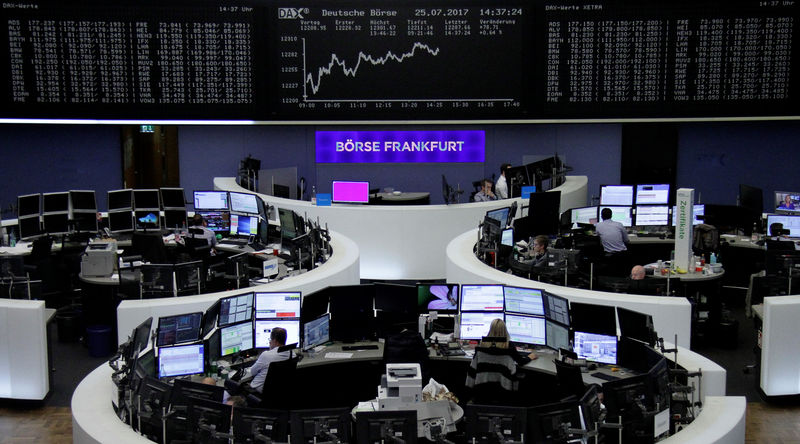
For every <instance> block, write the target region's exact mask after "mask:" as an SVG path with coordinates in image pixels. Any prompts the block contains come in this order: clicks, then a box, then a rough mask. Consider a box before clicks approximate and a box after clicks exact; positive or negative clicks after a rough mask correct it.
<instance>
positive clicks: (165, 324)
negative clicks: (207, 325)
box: [156, 312, 203, 347]
mask: <svg viewBox="0 0 800 444" xmlns="http://www.w3.org/2000/svg"><path fill="white" fill-rule="evenodd" d="M202 321H203V312H197V313H185V314H179V315H175V316H164V317H161V318H158V336H157V339H156V345H157V346H159V347H164V346H167V345H173V344H180V343H182V342H192V341H196V340H198V339H199V338H200V326H201V324H202Z"/></svg>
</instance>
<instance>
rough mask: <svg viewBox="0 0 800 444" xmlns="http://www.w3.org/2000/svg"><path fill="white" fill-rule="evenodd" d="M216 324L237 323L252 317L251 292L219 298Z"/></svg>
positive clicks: (222, 325)
mask: <svg viewBox="0 0 800 444" xmlns="http://www.w3.org/2000/svg"><path fill="white" fill-rule="evenodd" d="M218 316H219V321H218V323H217V325H219V326H220V327H224V326H226V325H231V324H237V323H239V322H245V321H251V320H252V319H253V293H244V294H237V295H235V296H228V297H226V298H222V299H220V300H219V309H218Z"/></svg>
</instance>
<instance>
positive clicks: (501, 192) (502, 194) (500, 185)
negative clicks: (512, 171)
mask: <svg viewBox="0 0 800 444" xmlns="http://www.w3.org/2000/svg"><path fill="white" fill-rule="evenodd" d="M509 168H511V164H510V163H504V164H502V165H500V177H498V178H497V183H496V184H495V185H494V191H495V193H496V194H497V198H498V199H508V182H506V171H507V170H508V169H509Z"/></svg>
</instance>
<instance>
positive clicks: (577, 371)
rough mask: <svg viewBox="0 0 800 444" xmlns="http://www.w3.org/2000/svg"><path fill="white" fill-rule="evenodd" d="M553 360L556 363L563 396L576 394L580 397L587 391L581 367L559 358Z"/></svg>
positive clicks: (567, 396)
mask: <svg viewBox="0 0 800 444" xmlns="http://www.w3.org/2000/svg"><path fill="white" fill-rule="evenodd" d="M553 362H554V363H555V364H556V377H557V378H558V389H559V392H560V393H561V396H562V398H570V397H573V396H574V397H576V398H577V399H580V398H581V396H583V394H584V393H586V384H584V383H583V375H582V374H581V368H580V367H578V366H577V365H572V364H567V363H566V362H563V361H559V360H554V361H553Z"/></svg>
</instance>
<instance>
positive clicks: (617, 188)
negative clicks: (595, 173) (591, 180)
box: [600, 185, 633, 206]
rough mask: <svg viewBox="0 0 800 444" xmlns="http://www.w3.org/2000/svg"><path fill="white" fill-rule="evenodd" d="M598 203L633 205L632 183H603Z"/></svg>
mask: <svg viewBox="0 0 800 444" xmlns="http://www.w3.org/2000/svg"><path fill="white" fill-rule="evenodd" d="M600 205H628V206H630V205H633V185H603V186H601V187H600Z"/></svg>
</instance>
